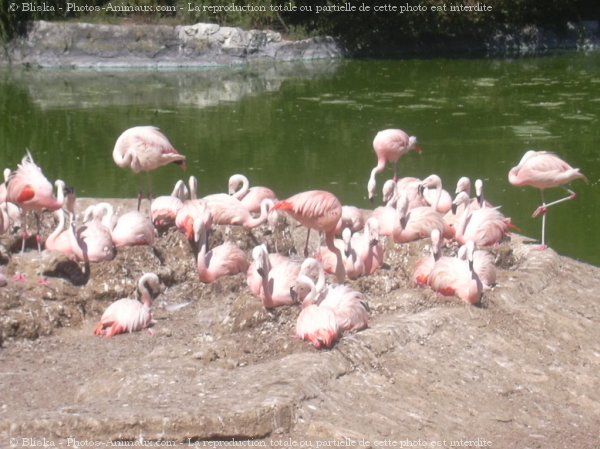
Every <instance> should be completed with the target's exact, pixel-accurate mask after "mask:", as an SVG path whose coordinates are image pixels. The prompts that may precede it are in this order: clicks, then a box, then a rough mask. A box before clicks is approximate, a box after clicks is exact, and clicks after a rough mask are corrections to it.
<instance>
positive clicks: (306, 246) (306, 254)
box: [304, 228, 310, 257]
mask: <svg viewBox="0 0 600 449" xmlns="http://www.w3.org/2000/svg"><path fill="white" fill-rule="evenodd" d="M309 239H310V228H308V231H307V233H306V244H305V245H304V257H308V240H309Z"/></svg>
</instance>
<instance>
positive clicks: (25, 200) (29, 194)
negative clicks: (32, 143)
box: [6, 151, 64, 252]
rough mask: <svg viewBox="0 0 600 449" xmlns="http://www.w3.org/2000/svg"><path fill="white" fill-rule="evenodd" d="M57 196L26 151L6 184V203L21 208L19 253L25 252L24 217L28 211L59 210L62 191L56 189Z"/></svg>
mask: <svg viewBox="0 0 600 449" xmlns="http://www.w3.org/2000/svg"><path fill="white" fill-rule="evenodd" d="M57 190H58V192H57V195H58V197H54V193H53V188H52V184H51V183H50V181H48V179H47V178H46V176H44V174H43V173H42V169H41V168H40V167H39V166H37V165H36V163H35V162H34V161H33V157H31V153H30V152H29V151H27V154H26V155H25V157H23V160H22V161H21V163H20V164H19V166H18V168H17V170H15V171H14V172H12V173H11V174H10V176H9V178H8V181H7V184H6V201H7V202H9V203H14V204H16V205H17V206H19V207H20V208H21V211H22V212H21V222H22V225H23V230H22V241H21V252H23V251H24V250H25V240H26V239H27V224H26V220H25V215H26V214H27V212H29V211H41V210H44V209H47V210H50V211H55V210H57V209H60V208H61V207H62V206H63V203H64V196H63V195H62V193H63V192H62V190H61V189H58V184H57ZM36 240H37V244H38V251H41V237H40V235H39V221H38V232H37V234H36Z"/></svg>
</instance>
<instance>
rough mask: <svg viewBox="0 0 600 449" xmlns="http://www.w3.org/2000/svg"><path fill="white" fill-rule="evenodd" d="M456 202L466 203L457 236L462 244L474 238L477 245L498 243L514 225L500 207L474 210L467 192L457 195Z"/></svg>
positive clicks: (458, 203)
mask: <svg viewBox="0 0 600 449" xmlns="http://www.w3.org/2000/svg"><path fill="white" fill-rule="evenodd" d="M454 203H455V204H457V205H460V204H464V205H465V211H464V212H463V214H462V216H461V218H460V221H459V223H458V225H457V227H456V236H455V239H456V241H457V242H458V243H460V244H461V245H462V244H465V243H466V242H467V241H468V240H473V242H475V244H476V245H477V246H491V245H496V244H498V243H500V242H501V241H502V239H503V238H504V236H505V235H507V234H508V230H509V229H510V228H511V227H512V223H511V221H510V218H507V217H505V216H504V215H503V214H502V212H500V211H499V210H498V209H499V208H498V207H484V208H483V209H476V210H473V211H472V210H471V200H470V198H469V196H468V195H467V194H466V193H465V192H460V193H459V194H458V195H456V198H455V199H454Z"/></svg>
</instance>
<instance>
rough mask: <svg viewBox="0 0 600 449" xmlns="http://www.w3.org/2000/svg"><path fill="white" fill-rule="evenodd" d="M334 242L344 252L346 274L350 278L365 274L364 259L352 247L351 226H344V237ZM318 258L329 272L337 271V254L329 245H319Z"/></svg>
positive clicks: (343, 259)
mask: <svg viewBox="0 0 600 449" xmlns="http://www.w3.org/2000/svg"><path fill="white" fill-rule="evenodd" d="M333 244H334V245H335V246H336V248H337V249H338V250H339V251H340V252H341V254H342V261H343V262H344V270H345V271H346V276H348V277H349V278H350V279H358V278H359V277H360V276H362V275H363V274H364V271H365V267H364V264H363V263H362V260H361V259H359V257H358V254H357V252H356V251H355V249H354V248H353V247H352V231H351V230H350V228H344V230H343V231H342V238H341V239H335V240H334V242H333ZM316 257H317V260H319V261H320V262H321V263H322V265H323V267H324V270H325V271H327V272H328V273H335V268H336V266H337V255H336V254H335V253H334V252H332V251H331V250H330V249H329V248H328V247H327V246H319V249H318V252H317V256H316Z"/></svg>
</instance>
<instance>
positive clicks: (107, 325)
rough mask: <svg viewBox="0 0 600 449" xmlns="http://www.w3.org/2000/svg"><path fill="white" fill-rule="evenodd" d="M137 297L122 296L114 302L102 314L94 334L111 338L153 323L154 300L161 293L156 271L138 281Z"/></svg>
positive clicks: (146, 274)
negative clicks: (139, 299)
mask: <svg viewBox="0 0 600 449" xmlns="http://www.w3.org/2000/svg"><path fill="white" fill-rule="evenodd" d="M138 292H139V294H140V296H141V299H142V302H140V301H138V300H137V299H130V298H122V299H119V300H117V301H115V302H113V303H112V304H111V305H110V306H108V308H107V309H106V310H105V311H104V313H103V314H102V318H101V319H100V322H99V323H98V325H97V326H96V329H95V331H94V334H96V335H100V336H104V337H106V338H110V337H112V336H113V335H117V334H122V333H125V332H136V331H140V330H142V329H145V328H147V327H148V326H150V324H151V323H152V312H151V308H152V300H153V299H154V298H156V297H157V296H158V294H159V293H160V281H159V279H158V276H157V275H156V274H154V273H145V274H144V275H142V277H141V278H140V279H139V281H138Z"/></svg>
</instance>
